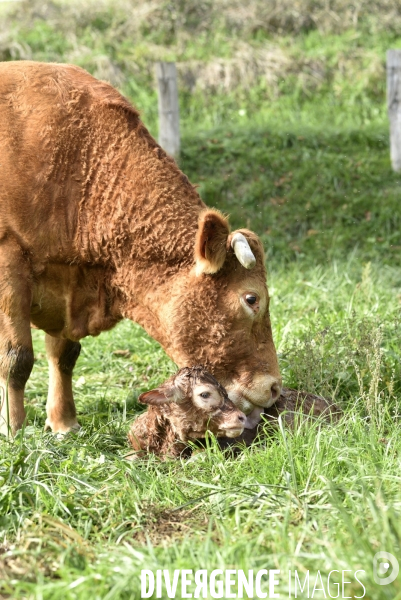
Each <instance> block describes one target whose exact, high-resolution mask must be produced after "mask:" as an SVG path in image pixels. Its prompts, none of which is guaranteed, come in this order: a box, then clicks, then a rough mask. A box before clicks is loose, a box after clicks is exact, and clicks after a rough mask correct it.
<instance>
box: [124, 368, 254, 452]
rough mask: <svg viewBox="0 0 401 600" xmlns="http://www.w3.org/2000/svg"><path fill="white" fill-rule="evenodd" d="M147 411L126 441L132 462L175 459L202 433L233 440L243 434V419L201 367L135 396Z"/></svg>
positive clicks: (180, 373)
mask: <svg viewBox="0 0 401 600" xmlns="http://www.w3.org/2000/svg"><path fill="white" fill-rule="evenodd" d="M139 401H140V402H142V403H144V404H148V405H149V408H148V410H147V411H146V412H145V413H143V414H142V415H140V416H139V417H138V418H137V419H136V420H135V421H134V423H133V424H132V425H131V429H130V431H129V434H128V439H129V441H130V443H131V446H132V447H133V448H134V450H135V451H136V452H135V453H132V454H130V455H129V456H128V458H129V459H134V458H136V457H138V456H141V455H143V454H144V453H147V452H151V453H154V454H157V455H159V456H171V457H177V456H179V455H181V454H182V453H184V454H185V452H186V450H188V453H190V449H189V448H188V446H187V443H188V441H189V440H195V439H199V438H203V437H204V436H205V433H206V431H210V432H212V433H213V434H214V435H216V436H217V437H221V436H224V437H229V438H234V437H237V436H239V435H241V433H242V432H243V429H244V425H245V421H246V417H245V415H244V414H243V413H242V412H241V411H240V410H239V409H238V408H236V407H235V405H234V404H233V403H232V402H231V400H230V399H229V398H228V395H227V392H226V390H225V389H224V387H223V386H222V385H220V383H219V382H218V381H217V380H216V379H215V378H214V377H213V375H211V374H210V373H208V371H206V370H205V369H204V368H203V367H202V366H195V367H185V368H183V369H180V370H179V371H178V372H177V373H176V374H175V375H173V376H172V377H170V378H169V379H167V380H166V381H165V382H164V383H162V384H161V385H160V386H159V387H158V388H156V389H154V390H150V391H149V392H145V393H143V394H141V395H140V396H139Z"/></svg>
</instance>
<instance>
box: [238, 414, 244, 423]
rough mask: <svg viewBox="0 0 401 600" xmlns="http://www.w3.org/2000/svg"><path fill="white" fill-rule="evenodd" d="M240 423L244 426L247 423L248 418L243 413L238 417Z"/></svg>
mask: <svg viewBox="0 0 401 600" xmlns="http://www.w3.org/2000/svg"><path fill="white" fill-rule="evenodd" d="M238 421H239V422H240V423H241V424H242V425H245V421H246V416H245V415H244V414H243V413H241V414H240V415H238Z"/></svg>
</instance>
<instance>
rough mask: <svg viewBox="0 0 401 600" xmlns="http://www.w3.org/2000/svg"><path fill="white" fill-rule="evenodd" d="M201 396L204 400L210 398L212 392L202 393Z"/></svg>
mask: <svg viewBox="0 0 401 600" xmlns="http://www.w3.org/2000/svg"><path fill="white" fill-rule="evenodd" d="M199 396H201V397H202V398H210V392H201V393H200V394H199Z"/></svg>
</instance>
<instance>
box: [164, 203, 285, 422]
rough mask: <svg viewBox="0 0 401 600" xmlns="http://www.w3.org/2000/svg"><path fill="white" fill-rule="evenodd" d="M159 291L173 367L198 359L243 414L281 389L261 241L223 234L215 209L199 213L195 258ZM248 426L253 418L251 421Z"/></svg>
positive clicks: (250, 235)
mask: <svg viewBox="0 0 401 600" xmlns="http://www.w3.org/2000/svg"><path fill="white" fill-rule="evenodd" d="M168 296H169V297H168V299H167V300H166V298H167V294H166V293H164V296H163V298H162V299H161V300H160V302H161V303H162V306H159V307H158V309H159V310H158V316H159V319H160V323H161V324H162V327H163V329H164V333H165V335H164V340H163V346H164V347H165V349H166V351H167V353H168V354H169V355H170V356H171V357H172V358H173V360H174V361H175V362H176V363H177V364H178V365H179V366H180V365H185V364H204V365H205V366H206V368H207V369H208V370H209V371H210V372H211V373H213V375H214V376H215V377H216V378H217V379H218V380H219V381H220V382H221V383H222V384H223V385H224V387H225V388H226V389H227V391H228V395H229V397H230V398H231V400H232V401H233V402H234V403H235V404H236V405H237V406H238V407H239V408H240V409H241V410H243V411H244V412H245V413H246V414H249V413H251V412H255V411H256V412H258V414H259V413H260V412H261V410H260V407H268V406H271V405H272V404H273V403H274V402H275V401H276V399H277V398H278V397H279V395H280V390H281V377H280V371H279V367H278V362H277V355H276V350H275V347H274V343H273V337H272V330H271V324H270V314H269V293H268V289H267V285H266V269H265V264H264V253H263V247H262V244H261V242H260V240H259V238H258V237H257V236H256V235H255V234H254V233H252V232H251V231H248V230H246V229H241V230H238V231H234V232H233V233H230V230H229V225H228V221H227V219H226V218H225V217H224V216H223V215H222V214H221V213H219V212H218V211H215V210H205V211H204V212H202V213H201V215H200V219H199V223H198V230H197V233H196V237H195V239H194V262H193V264H192V266H191V267H190V268H189V269H188V270H187V269H181V270H180V271H179V272H178V273H177V274H176V275H175V277H174V281H173V282H171V284H170V289H169V294H168ZM252 426H253V425H252Z"/></svg>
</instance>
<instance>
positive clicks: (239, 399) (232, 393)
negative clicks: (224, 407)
mask: <svg viewBox="0 0 401 600" xmlns="http://www.w3.org/2000/svg"><path fill="white" fill-rule="evenodd" d="M225 387H226V389H227V392H228V396H229V398H230V400H232V402H234V404H235V405H236V406H237V407H238V408H239V409H240V410H242V412H244V413H245V414H246V415H247V416H250V414H251V413H253V411H255V409H261V410H259V418H258V420H260V414H261V413H262V412H263V408H269V407H270V406H272V405H273V404H274V403H275V402H276V400H277V399H278V397H279V396H280V393H281V388H282V380H281V377H274V376H272V375H256V376H255V377H253V379H252V382H251V384H250V385H247V386H245V385H243V384H241V383H240V382H236V381H233V382H232V383H231V384H230V383H226V384H225ZM256 412H257V411H255V413H254V415H255V418H256V416H257V415H256ZM255 424H256V423H255ZM248 425H250V423H247V424H246V425H245V428H246V429H250V428H252V427H254V426H255V425H253V426H252V427H249V426H248Z"/></svg>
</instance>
